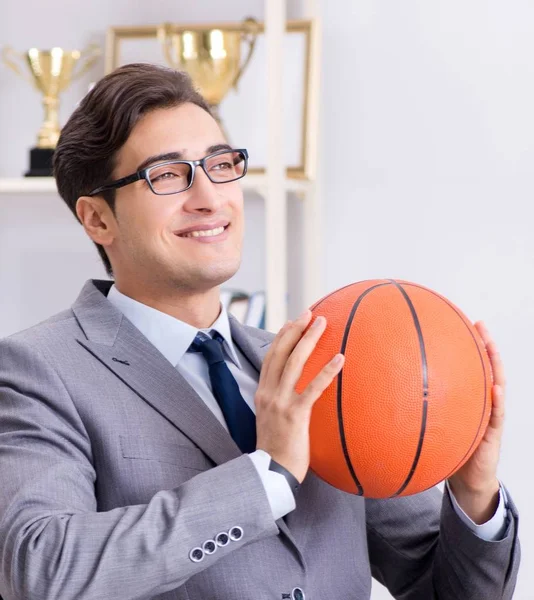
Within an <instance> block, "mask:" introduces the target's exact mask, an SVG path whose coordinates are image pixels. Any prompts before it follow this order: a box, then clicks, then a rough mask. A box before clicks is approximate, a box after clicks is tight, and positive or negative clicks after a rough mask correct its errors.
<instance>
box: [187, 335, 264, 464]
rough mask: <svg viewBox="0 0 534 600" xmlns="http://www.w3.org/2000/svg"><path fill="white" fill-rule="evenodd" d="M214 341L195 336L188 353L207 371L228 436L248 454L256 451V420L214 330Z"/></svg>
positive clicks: (219, 336) (221, 338) (221, 341)
mask: <svg viewBox="0 0 534 600" xmlns="http://www.w3.org/2000/svg"><path fill="white" fill-rule="evenodd" d="M211 333H212V335H213V339H211V338H209V339H207V340H203V339H202V338H201V337H200V335H197V336H196V337H195V339H194V341H193V343H192V344H191V346H190V347H189V350H188V352H201V353H202V355H203V356H204V358H205V359H206V362H207V363H208V367H209V374H210V381H211V389H212V391H213V395H214V396H215V399H216V400H217V402H218V403H219V406H220V407H221V411H222V413H223V415H224V418H225V420H226V424H227V425H228V429H229V431H230V435H231V436H232V438H233V439H234V441H235V443H236V444H237V445H238V446H239V448H240V449H241V452H243V453H248V452H254V450H256V417H255V415H254V413H253V412H252V410H251V408H250V407H249V405H248V404H247V403H246V402H245V400H244V399H243V396H242V395H241V392H240V391H239V386H238V384H237V381H236V380H235V378H234V376H233V375H232V373H231V372H230V369H229V368H228V365H227V364H226V362H225V360H224V355H223V347H222V344H223V342H224V338H223V337H222V336H221V335H220V334H219V333H218V332H217V331H215V330H213V331H212V332H211Z"/></svg>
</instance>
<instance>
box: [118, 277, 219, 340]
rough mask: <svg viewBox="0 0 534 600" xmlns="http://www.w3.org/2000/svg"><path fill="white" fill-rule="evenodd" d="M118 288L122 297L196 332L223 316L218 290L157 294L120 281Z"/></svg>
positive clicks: (215, 288)
mask: <svg viewBox="0 0 534 600" xmlns="http://www.w3.org/2000/svg"><path fill="white" fill-rule="evenodd" d="M115 287H116V288H117V289H118V290H119V292H120V293H121V294H124V295H125V296H128V297H129V298H133V299H134V300H136V301H137V302H140V303H141V304H145V305H146V306H150V307H151V308H155V309H156V310H159V311H160V312H163V313H165V314H167V315H170V316H171V317H174V318H175V319H179V320H180V321H183V322H184V323H188V324H189V325H192V326H193V327H196V328H197V329H207V328H208V327H211V325H213V323H215V321H216V320H217V318H218V317H219V314H220V312H221V304H220V296H219V287H218V286H217V287H214V288H211V289H209V290H206V291H202V292H198V291H189V292H186V291H184V290H172V291H169V292H167V293H165V292H164V293H162V292H161V291H160V290H158V291H157V292H154V291H153V290H149V289H142V288H141V289H139V288H136V286H134V285H128V284H126V283H125V282H117V281H115Z"/></svg>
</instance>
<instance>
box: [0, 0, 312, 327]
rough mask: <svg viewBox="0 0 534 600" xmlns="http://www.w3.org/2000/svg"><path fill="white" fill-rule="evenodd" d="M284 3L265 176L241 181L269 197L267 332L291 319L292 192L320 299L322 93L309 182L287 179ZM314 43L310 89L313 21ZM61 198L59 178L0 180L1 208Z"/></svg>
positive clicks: (278, 10)
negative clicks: (17, 199) (24, 199)
mask: <svg viewBox="0 0 534 600" xmlns="http://www.w3.org/2000/svg"><path fill="white" fill-rule="evenodd" d="M315 8H316V7H315V1H314V0H308V1H307V2H305V3H304V13H305V14H303V15H302V16H303V18H307V19H311V18H314V17H315V14H316V11H315ZM286 14H287V13H286V0H277V1H276V2H269V1H268V0H266V2H265V37H266V45H267V50H268V51H267V65H266V73H267V78H268V82H269V86H268V90H269V97H268V111H267V115H266V119H267V122H268V140H267V144H268V154H267V165H266V170H265V173H264V174H260V175H258V174H254V173H249V174H247V176H246V177H245V178H244V179H243V180H242V186H243V189H244V190H251V191H254V192H256V193H258V194H260V195H261V196H263V198H264V199H265V240H266V249H265V256H266V261H267V264H266V274H267V281H266V302H267V316H266V328H267V329H269V330H270V331H277V330H278V329H279V328H280V327H281V326H282V325H283V324H284V322H285V321H286V320H287V300H286V299H287V291H288V290H287V265H288V256H287V241H286V236H284V235H280V233H281V232H283V231H287V201H288V197H289V195H288V192H294V193H296V194H297V196H298V197H299V198H300V199H301V201H302V202H303V214H304V223H303V232H304V240H303V244H304V248H303V254H304V257H305V260H304V261H303V264H302V271H303V273H302V280H303V286H304V289H303V290H302V297H303V301H304V304H305V305H310V304H311V303H312V302H314V301H315V300H317V299H318V297H319V295H320V293H321V289H320V283H321V282H320V257H321V240H320V233H321V224H320V219H321V211H320V207H319V198H320V194H319V193H318V181H317V179H316V176H315V174H316V154H317V147H318V139H317V138H318V130H319V127H318V115H319V109H318V93H314V94H312V95H311V97H310V98H309V99H308V111H307V115H306V122H305V127H306V130H307V155H308V157H309V158H308V160H309V167H310V168H309V171H310V173H311V174H312V177H310V178H309V179H308V180H301V179H289V178H287V177H286V176H285V165H284V164H283V153H282V152H280V148H281V147H282V146H283V144H284V129H283V118H282V117H281V115H282V113H283V92H284V90H283V76H282V74H283V68H284V60H285V59H286V57H285V56H284V54H283V51H282V49H283V46H284V44H283V36H284V35H285V27H286V20H287V18H286ZM313 35H314V36H315V39H314V40H313V43H312V44H311V48H312V50H313V52H314V56H312V57H310V58H311V61H310V64H311V65H312V69H311V72H310V78H311V79H310V82H311V89H313V90H315V91H316V92H317V91H318V90H319V86H320V81H319V79H320V77H319V75H320V74H319V64H320V60H319V56H320V44H319V38H320V31H319V24H318V23H317V21H316V19H314V27H313ZM50 194H57V189H56V185H55V180H54V179H53V178H51V177H28V178H26V177H16V178H0V207H1V205H2V203H3V202H4V201H7V200H8V199H9V198H10V197H13V196H24V195H26V196H27V195H32V196H33V195H50Z"/></svg>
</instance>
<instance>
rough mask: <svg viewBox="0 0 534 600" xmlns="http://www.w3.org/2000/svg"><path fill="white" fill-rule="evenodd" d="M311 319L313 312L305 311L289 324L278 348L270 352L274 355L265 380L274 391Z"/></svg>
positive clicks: (279, 340) (266, 384)
mask: <svg viewBox="0 0 534 600" xmlns="http://www.w3.org/2000/svg"><path fill="white" fill-rule="evenodd" d="M311 318H312V313H311V311H309V310H307V311H305V312H304V313H303V314H302V315H301V316H300V317H299V318H298V319H297V320H296V321H293V322H292V323H290V324H289V326H288V328H287V330H286V331H284V332H283V333H282V334H281V335H280V338H279V339H278V340H277V344H276V346H275V347H274V348H271V349H270V350H269V352H271V350H272V353H271V357H270V361H269V364H268V368H267V372H266V374H265V377H264V380H263V384H264V385H265V386H267V387H270V388H272V389H277V388H278V386H279V384H280V379H281V377H282V373H283V371H284V368H285V366H286V364H287V362H288V360H289V357H290V356H291V353H292V352H293V350H294V348H295V346H296V345H297V343H298V342H299V340H300V338H301V337H302V334H303V333H304V330H305V329H306V327H307V326H308V323H309V322H310V319H311Z"/></svg>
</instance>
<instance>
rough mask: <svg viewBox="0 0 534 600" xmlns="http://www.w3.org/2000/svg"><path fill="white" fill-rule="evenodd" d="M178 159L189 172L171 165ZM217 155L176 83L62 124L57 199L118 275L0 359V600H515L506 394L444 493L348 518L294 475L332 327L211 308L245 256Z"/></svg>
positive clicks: (204, 116)
mask: <svg viewBox="0 0 534 600" xmlns="http://www.w3.org/2000/svg"><path fill="white" fill-rule="evenodd" d="M187 161H189V162H187ZM246 164H247V153H246V151H245V150H244V149H234V148H231V147H229V146H228V144H227V141H226V140H225V139H224V137H223V134H222V133H221V130H220V128H219V126H218V125H217V122H216V121H215V120H214V119H213V118H212V116H211V115H210V113H209V109H208V107H207V106H206V104H205V102H204V100H203V99H202V98H201V97H200V96H199V95H198V94H197V93H196V92H195V91H194V89H193V88H192V87H191V83H190V81H189V79H188V78H187V77H186V76H185V75H184V74H181V73H177V72H175V71H172V70H169V69H164V68H160V67H156V66H150V65H129V66H125V67H122V68H120V69H118V70H117V71H115V72H114V73H112V74H110V75H108V76H107V77H105V78H104V79H103V80H102V81H100V82H99V83H97V85H96V86H95V87H94V89H93V90H92V91H91V92H90V93H89V94H88V95H87V97H86V98H85V99H84V100H83V101H82V102H81V104H80V106H79V107H78V108H77V110H76V111H75V112H74V114H73V115H72V117H71V118H70V120H69V122H68V123H67V125H66V126H65V128H64V130H63V132H62V135H61V139H60V141H59V144H58V147H57V151H56V154H55V175H56V179H57V184H58V189H59V192H60V194H61V196H62V197H63V199H64V200H65V202H66V203H67V205H68V206H69V207H70V208H71V210H72V211H73V212H74V213H75V214H76V216H77V218H78V219H79V221H80V222H81V224H82V225H83V227H84V229H85V231H86V233H87V235H89V237H90V238H91V239H92V241H93V242H94V243H95V244H96V245H97V248H98V251H99V253H100V255H101V257H102V259H103V260H104V263H105V264H106V267H107V268H108V271H109V273H110V275H111V274H113V277H114V282H113V281H89V282H87V284H86V285H85V287H84V288H83V290H82V292H81V294H80V296H79V298H78V299H77V301H76V302H75V304H74V305H73V306H72V308H71V309H69V310H66V311H65V312H63V313H60V314H59V315H57V316H55V317H52V318H51V319H49V320H48V321H46V322H44V323H42V324H40V325H37V326H36V327H33V328H31V329H29V330H28V331H25V332H22V333H19V334H17V335H14V336H11V337H10V338H8V339H7V340H4V341H3V342H2V343H1V344H0V357H1V358H0V360H1V363H0V480H1V481H2V485H1V486H0V549H1V555H0V556H1V567H2V571H1V581H0V592H1V594H2V595H3V596H4V598H5V600H15V599H19V600H21V599H23V598H24V599H26V598H31V599H32V600H33V599H39V600H45V599H47V600H52V599H54V600H93V599H95V600H96V599H98V600H100V599H103V598H114V599H115V598H117V599H121V600H134V599H135V600H138V599H148V598H158V599H166V600H167V599H168V600H170V599H172V600H208V599H209V600H237V599H240V598H243V599H247V600H249V599H252V598H254V599H255V600H260V599H261V600H263V599H265V600H267V599H278V600H281V599H283V598H290V599H293V600H303V599H304V598H307V599H308V600H310V599H311V600H313V599H317V600H326V599H330V598H336V599H340V600H341V599H343V600H349V599H354V600H356V599H358V600H363V599H367V598H369V595H370V587H371V575H374V576H375V577H376V578H377V579H378V580H380V581H381V582H383V583H384V584H385V585H386V586H387V587H388V588H389V589H390V591H391V592H392V594H393V595H394V596H395V597H396V598H399V599H403V600H416V599H417V600H419V599H438V598H439V599H440V600H453V599H454V600H474V599H484V600H489V599H491V600H497V599H501V598H503V599H505V598H506V599H508V598H511V597H512V593H513V589H514V585H515V580H516V575H517V569H518V565H519V545H518V541H517V512H516V510H515V508H514V505H513V503H512V501H511V499H510V497H509V496H507V494H506V492H505V491H504V489H503V488H501V487H500V485H499V482H498V480H497V478H496V468H497V461H498V454H499V443H500V438H501V433H502V418H503V413H504V406H503V402H504V398H503V389H504V375H503V372H502V366H501V364H500V361H499V357H498V354H497V352H496V348H495V345H494V344H493V342H491V340H490V338H489V336H488V334H487V332H486V331H485V329H484V328H483V327H482V325H481V324H479V325H478V328H479V331H480V333H481V335H482V336H483V338H484V340H485V343H486V345H487V349H488V353H489V355H490V357H491V360H492V363H493V369H494V373H495V383H496V385H495V389H494V393H493V397H494V407H493V414H492V419H491V422H490V426H489V427H488V431H487V433H486V435H485V437H484V440H483V441H482V443H481V445H480V446H479V448H478V449H477V450H476V452H475V454H474V455H473V457H472V458H471V459H470V461H469V462H468V463H467V464H466V465H465V466H464V467H463V468H462V470H461V471H460V472H459V473H457V474H456V475H455V476H454V477H453V478H451V479H450V480H449V481H448V483H447V488H446V492H445V494H444V496H443V497H442V496H441V494H440V493H439V492H438V491H436V490H431V491H428V492H425V493H423V494H419V495H417V496H413V497H408V498H400V499H394V500H382V501H376V500H374V501H373V500H364V499H363V498H361V497H357V496H353V495H350V494H346V493H343V492H340V491H338V490H336V489H334V488H332V487H331V486H329V485H327V484H326V483H324V482H322V481H321V480H319V479H318V478H317V477H316V476H314V475H313V474H312V473H311V472H308V464H309V437H308V425H309V419H310V412H311V409H312V406H313V403H314V402H315V400H316V399H317V398H318V397H319V395H320V394H321V392H322V391H323V390H324V389H325V388H326V387H327V386H328V385H329V384H330V383H331V381H332V380H333V378H335V377H336V376H337V375H338V373H339V372H340V370H341V368H342V366H343V357H342V356H338V355H335V356H332V361H331V362H329V363H328V364H327V365H325V367H324V369H323V371H322V372H321V373H320V374H319V375H318V376H317V379H316V380H315V381H313V382H312V383H311V384H310V386H309V387H308V388H307V389H306V390H305V391H304V392H303V393H302V394H300V395H298V394H297V393H296V392H295V390H294V388H295V384H296V382H297V380H298V378H299V374H300V372H301V369H302V366H303V365H304V363H305V362H306V360H307V358H308V357H309V355H310V353H311V352H312V350H313V348H314V347H315V344H316V343H317V341H318V339H319V338H320V336H321V334H322V332H323V331H324V329H325V327H326V326H327V324H326V323H325V321H324V319H317V320H316V321H315V323H314V326H313V327H310V328H308V325H309V323H310V321H311V315H310V313H309V312H308V311H307V312H305V313H304V314H303V315H302V316H301V317H300V318H299V319H297V320H295V321H294V322H290V323H287V324H286V325H285V326H284V328H283V329H282V330H281V331H280V332H279V334H278V335H277V336H276V338H274V340H273V337H274V336H273V335H271V334H269V333H267V332H264V331H260V330H256V329H252V328H246V327H243V326H241V325H240V324H239V323H237V322H236V320H235V319H233V318H231V317H229V316H228V315H227V313H226V312H225V311H224V310H223V309H221V306H220V302H219V286H220V285H221V284H223V283H224V282H225V281H227V280H228V279H229V278H230V277H231V276H232V275H234V273H235V272H236V271H237V269H238V267H239V263H240V258H241V245H242V237H243V196H242V192H241V189H240V184H239V179H240V178H241V177H242V176H243V175H245V173H246Z"/></svg>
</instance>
